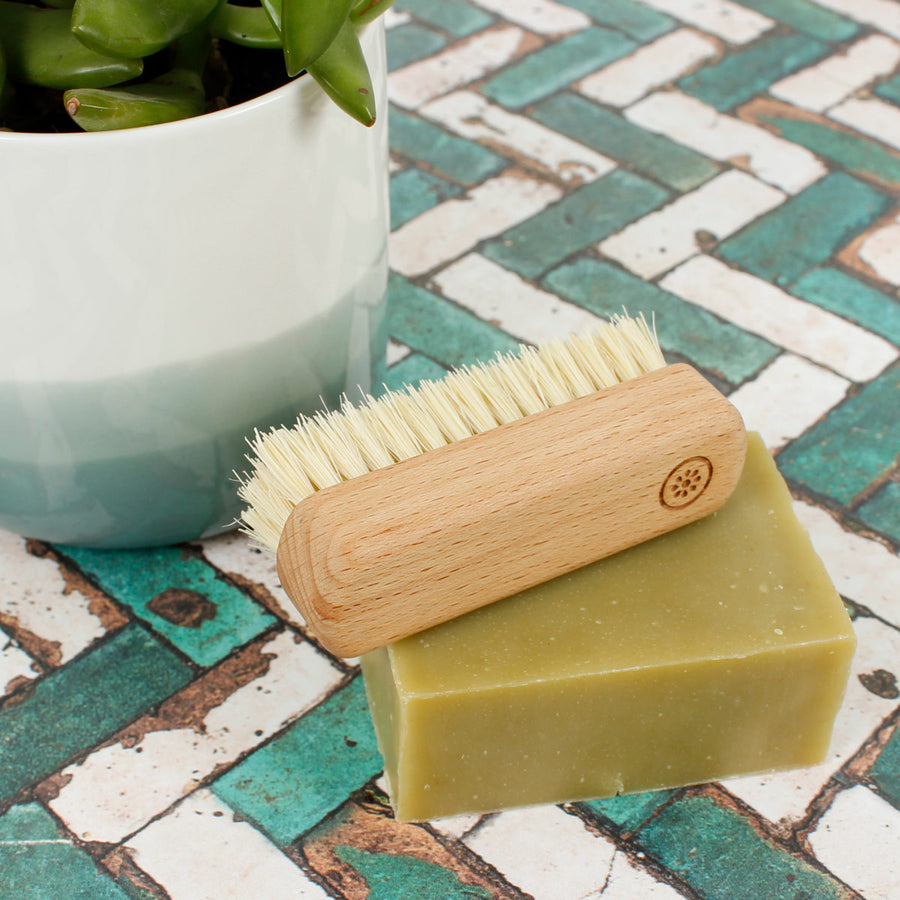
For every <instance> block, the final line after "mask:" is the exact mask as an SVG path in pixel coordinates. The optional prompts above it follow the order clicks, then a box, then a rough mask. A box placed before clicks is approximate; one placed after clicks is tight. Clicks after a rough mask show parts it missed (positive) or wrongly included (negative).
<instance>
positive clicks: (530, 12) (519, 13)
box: [475, 0, 591, 35]
mask: <svg viewBox="0 0 900 900" xmlns="http://www.w3.org/2000/svg"><path fill="white" fill-rule="evenodd" d="M475 3H477V4H478V5H479V6H481V7H483V8H484V9H487V10H490V11H491V12H493V13H497V14H498V15H499V16H500V17H501V18H503V19H506V20H507V21H509V22H515V23H516V25H521V26H522V27H523V28H527V29H528V30H529V31H533V32H535V34H554V35H555V34H564V33H567V32H571V31H581V30H582V29H584V28H587V27H588V26H589V25H590V24H591V20H590V18H588V16H586V15H585V14H584V13H583V12H579V11H578V10H576V9H572V7H570V6H565V5H564V4H562V3H554V2H553V0H475Z"/></svg>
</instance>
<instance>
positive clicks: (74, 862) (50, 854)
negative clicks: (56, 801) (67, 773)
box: [0, 803, 128, 900]
mask: <svg viewBox="0 0 900 900" xmlns="http://www.w3.org/2000/svg"><path fill="white" fill-rule="evenodd" d="M0 897H2V898H4V900H13V898H15V900H49V898H54V900H56V898H63V897H64V898H66V900H128V895H127V894H126V893H124V892H123V891H122V890H121V888H119V887H118V886H117V885H116V883H115V882H114V881H112V879H111V878H108V877H106V876H104V875H103V874H101V872H100V871H99V869H98V868H97V866H96V864H95V863H94V861H93V860H92V859H91V858H90V857H89V856H88V855H87V853H85V852H84V851H83V850H81V849H79V848H78V847H76V846H75V845H74V844H73V843H72V842H71V841H70V840H69V839H68V838H67V837H66V835H65V832H63V831H61V830H60V829H59V827H58V826H57V824H56V821H55V820H54V819H53V817H52V816H51V815H50V813H48V812H47V811H46V810H45V809H44V808H43V807H42V806H39V805H38V804H37V803H27V804H24V805H22V806H13V807H12V808H11V809H10V810H9V811H8V812H7V813H5V814H4V815H3V816H0Z"/></svg>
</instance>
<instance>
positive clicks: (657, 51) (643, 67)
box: [575, 28, 718, 107]
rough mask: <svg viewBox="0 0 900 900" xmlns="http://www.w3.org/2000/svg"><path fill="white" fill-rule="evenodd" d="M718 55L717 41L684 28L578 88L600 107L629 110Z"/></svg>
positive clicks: (604, 69)
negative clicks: (644, 98)
mask: <svg viewBox="0 0 900 900" xmlns="http://www.w3.org/2000/svg"><path fill="white" fill-rule="evenodd" d="M717 52H718V48H717V46H716V43H715V41H713V40H711V39H710V38H708V37H704V36H703V35H702V34H698V33H697V32H696V31H694V30H693V29H691V28H681V29H679V30H678V31H671V32H669V33H668V34H664V35H663V36H662V37H661V38H658V39H657V40H655V41H653V43H651V44H645V45H644V46H642V47H640V48H639V49H638V50H635V51H634V53H631V54H629V55H628V56H626V57H624V58H622V59H618V60H616V61H615V62H614V63H610V65H608V66H606V67H605V68H603V69H600V70H599V71H597V72H594V73H593V74H592V75H588V76H587V78H585V79H583V80H582V81H580V82H579V83H578V84H576V85H575V88H576V90H578V91H579V92H580V93H582V94H584V96H585V97H590V98H591V99H592V100H596V101H597V102H598V103H604V104H606V105H608V106H617V107H622V106H628V105H629V104H630V103H634V102H635V101H636V100H640V99H641V97H643V96H644V95H645V94H646V93H648V92H649V91H651V90H653V89H654V88H658V87H661V86H662V85H664V84H668V83H669V82H670V81H673V80H674V79H676V78H680V77H681V76H682V75H683V74H684V73H685V72H687V71H689V70H691V69H693V68H694V67H695V66H697V65H698V64H699V63H701V62H703V61H704V60H707V59H709V58H710V57H712V56H715V55H716V53H717Z"/></svg>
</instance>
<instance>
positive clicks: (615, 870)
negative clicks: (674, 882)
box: [583, 850, 684, 900]
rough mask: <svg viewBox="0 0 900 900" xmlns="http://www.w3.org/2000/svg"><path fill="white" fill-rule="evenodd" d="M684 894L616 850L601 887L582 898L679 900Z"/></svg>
mask: <svg viewBox="0 0 900 900" xmlns="http://www.w3.org/2000/svg"><path fill="white" fill-rule="evenodd" d="M683 896H684V895H683V894H682V893H681V892H680V891H676V890H675V889H674V888H672V887H669V885H667V884H665V883H663V882H661V881H657V880H656V879H655V878H654V877H653V876H652V875H651V874H650V873H649V872H648V871H647V870H646V869H642V868H639V867H638V866H637V865H636V864H635V863H634V862H632V860H630V859H629V858H628V856H627V855H626V854H624V853H622V852H620V851H618V850H617V851H616V854H615V856H613V859H612V865H611V866H610V867H609V873H608V875H607V877H606V882H605V884H604V886H603V889H602V890H601V891H600V892H599V893H598V894H589V895H588V896H587V897H584V898H583V900H594V898H595V897H602V898H603V900H681V898H682V897H683Z"/></svg>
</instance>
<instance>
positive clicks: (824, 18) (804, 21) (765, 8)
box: [740, 0, 859, 41]
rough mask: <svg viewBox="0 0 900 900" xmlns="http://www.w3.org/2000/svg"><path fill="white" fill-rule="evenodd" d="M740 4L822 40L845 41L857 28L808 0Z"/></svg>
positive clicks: (760, 0)
mask: <svg viewBox="0 0 900 900" xmlns="http://www.w3.org/2000/svg"><path fill="white" fill-rule="evenodd" d="M740 3H741V6H748V7H750V9H755V10H756V11H757V12H759V13H762V14H763V15H764V16H768V17H769V18H770V19H774V20H775V21H776V22H781V23H782V24H783V25H789V26H790V27H791V28H793V29H794V30H795V31H802V32H803V33H804V34H808V35H810V36H811V37H815V38H819V39H821V40H823V41H845V40H847V39H848V38H851V37H853V35H855V34H856V33H857V32H858V31H859V25H858V24H857V23H856V22H851V21H850V20H849V19H845V18H843V16H839V15H838V14H837V13H833V12H831V10H828V9H823V8H822V7H821V6H817V5H816V4H815V3H811V2H810V0H740Z"/></svg>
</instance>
